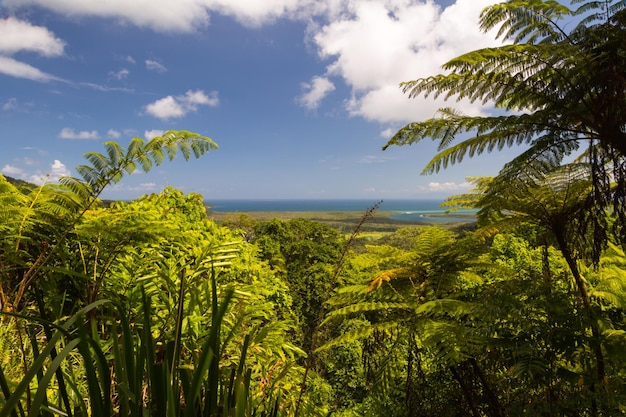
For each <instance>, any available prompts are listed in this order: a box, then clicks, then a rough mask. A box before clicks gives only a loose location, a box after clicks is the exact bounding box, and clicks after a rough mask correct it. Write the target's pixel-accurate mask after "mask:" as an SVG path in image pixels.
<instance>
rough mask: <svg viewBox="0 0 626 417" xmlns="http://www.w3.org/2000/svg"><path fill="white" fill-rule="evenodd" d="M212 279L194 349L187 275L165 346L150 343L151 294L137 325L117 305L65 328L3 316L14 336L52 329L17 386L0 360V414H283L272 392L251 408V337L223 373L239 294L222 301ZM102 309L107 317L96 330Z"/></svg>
mask: <svg viewBox="0 0 626 417" xmlns="http://www.w3.org/2000/svg"><path fill="white" fill-rule="evenodd" d="M210 279H211V307H210V308H211V311H210V312H209V314H210V315H211V327H210V329H208V335H207V336H206V337H205V338H204V340H203V341H202V344H201V345H200V346H198V348H197V349H196V351H194V352H189V351H187V350H186V349H185V348H184V345H183V343H182V334H183V332H182V323H183V320H182V319H183V316H184V314H185V311H184V297H183V295H184V294H185V288H184V286H185V280H184V277H183V279H181V284H180V285H181V288H180V295H181V296H180V297H179V299H178V312H177V322H176V329H175V338H174V340H171V341H167V342H165V343H161V342H158V341H156V340H155V339H154V338H153V335H152V331H151V329H152V324H153V323H152V315H151V302H150V297H149V296H148V295H146V293H145V291H144V292H142V307H143V308H142V311H143V314H142V315H141V317H140V318H139V319H137V320H135V321H133V320H132V318H131V317H129V313H128V312H126V311H124V309H123V308H122V307H121V306H120V305H119V304H117V303H115V302H113V301H110V300H99V301H95V302H93V303H91V304H89V305H88V306H86V307H84V308H83V309H81V310H80V311H78V312H77V313H76V314H74V315H73V316H71V317H70V318H69V319H67V320H65V321H64V322H63V323H62V324H55V323H52V322H48V321H46V320H43V319H41V318H38V317H30V316H26V315H20V314H12V313H3V314H4V315H5V316H8V317H10V319H9V320H7V321H6V323H4V324H5V325H8V326H13V327H14V329H15V330H17V329H18V326H22V327H25V325H39V326H41V327H47V328H49V329H50V332H49V333H48V334H47V335H45V336H43V339H42V341H40V342H38V341H37V339H36V338H35V341H34V342H35V345H34V346H33V349H32V352H31V354H30V361H29V363H28V364H27V366H26V367H25V370H24V372H23V374H22V375H21V379H19V380H18V381H15V382H13V383H11V378H8V377H7V372H6V371H7V370H6V369H3V368H2V365H1V363H0V407H1V408H0V417H26V416H28V417H34V416H52V415H61V416H88V415H89V416H95V417H108V416H136V417H145V416H167V417H174V416H206V417H211V416H229V417H244V416H252V415H255V416H268V417H269V416H272V417H278V416H282V415H285V414H286V410H285V409H284V408H282V407H281V402H280V398H279V397H278V396H276V395H273V394H272V393H269V394H268V396H267V397H266V398H265V400H266V401H264V404H262V405H259V404H258V403H255V401H253V397H252V395H251V390H250V384H251V380H250V378H251V371H250V369H248V367H247V366H246V355H247V350H248V347H249V344H250V340H251V337H252V336H253V335H252V334H248V335H247V336H246V337H245V339H244V341H243V344H242V346H241V354H240V356H239V361H238V363H237V366H231V367H222V366H220V356H221V349H222V347H223V336H222V334H221V332H222V328H223V325H224V315H225V313H226V311H227V309H228V307H229V305H230V303H231V301H232V299H233V294H234V291H233V290H232V289H228V290H226V291H222V294H220V297H219V298H218V292H217V285H216V274H215V272H213V273H212V274H211V277H210ZM95 312H98V313H100V314H98V317H100V318H101V319H100V321H99V323H98V325H96V321H95V318H94V317H95V314H94V313H95ZM31 327H32V326H31ZM41 337H42V336H40V338H41ZM11 371H12V372H11V375H14V374H15V372H14V370H11ZM60 387H64V390H65V392H64V393H61V390H60ZM268 401H269V402H268Z"/></svg>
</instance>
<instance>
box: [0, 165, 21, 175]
mask: <svg viewBox="0 0 626 417" xmlns="http://www.w3.org/2000/svg"><path fill="white" fill-rule="evenodd" d="M0 172H2V173H3V174H4V175H10V176H19V175H22V174H23V173H24V170H23V169H21V168H18V167H16V166H13V165H9V164H7V165H5V166H3V167H2V170H0Z"/></svg>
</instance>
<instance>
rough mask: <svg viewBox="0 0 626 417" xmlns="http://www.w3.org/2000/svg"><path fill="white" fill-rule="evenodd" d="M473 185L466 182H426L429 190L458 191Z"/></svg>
mask: <svg viewBox="0 0 626 417" xmlns="http://www.w3.org/2000/svg"><path fill="white" fill-rule="evenodd" d="M472 187H473V185H472V184H470V183H468V182H462V183H456V182H430V183H428V190H429V191H459V190H469V189H470V188H472Z"/></svg>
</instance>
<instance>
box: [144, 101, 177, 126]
mask: <svg viewBox="0 0 626 417" xmlns="http://www.w3.org/2000/svg"><path fill="white" fill-rule="evenodd" d="M146 111H147V112H148V114H150V115H152V116H154V117H156V118H158V119H163V120H167V119H170V118H178V117H183V116H184V115H185V109H184V108H183V106H182V105H181V104H180V103H179V102H178V101H177V100H176V99H175V98H174V97H172V96H167V97H164V98H161V99H159V100H157V101H155V102H154V103H150V104H148V105H147V106H146Z"/></svg>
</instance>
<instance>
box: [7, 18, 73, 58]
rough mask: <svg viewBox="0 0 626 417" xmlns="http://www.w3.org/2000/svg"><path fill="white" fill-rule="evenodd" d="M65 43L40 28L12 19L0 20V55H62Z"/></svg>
mask: <svg viewBox="0 0 626 417" xmlns="http://www.w3.org/2000/svg"><path fill="white" fill-rule="evenodd" d="M64 47H65V42H63V41H62V40H61V39H59V38H57V37H55V36H54V34H53V33H52V32H50V31H49V30H48V29H46V28H44V27H41V26H33V25H32V24H31V23H29V22H26V21H24V20H18V19H14V18H12V17H9V18H6V19H0V53H2V54H6V55H11V54H14V53H16V52H20V51H32V52H36V53H38V54H40V55H43V56H48V57H51V56H59V55H63V49H64Z"/></svg>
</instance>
